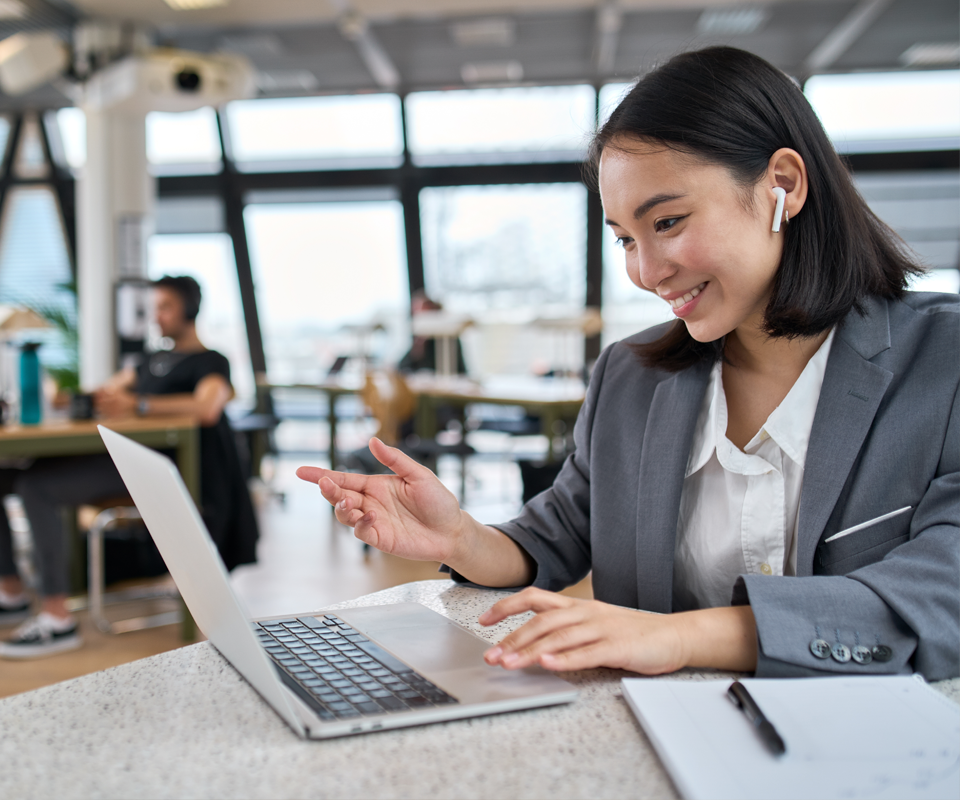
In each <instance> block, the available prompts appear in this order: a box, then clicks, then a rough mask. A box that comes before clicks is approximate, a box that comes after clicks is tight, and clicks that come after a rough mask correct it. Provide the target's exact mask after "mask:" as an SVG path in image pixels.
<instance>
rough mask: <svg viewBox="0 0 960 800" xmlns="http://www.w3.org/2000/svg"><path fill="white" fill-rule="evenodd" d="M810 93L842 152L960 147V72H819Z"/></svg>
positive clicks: (807, 84) (811, 100)
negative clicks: (832, 73)
mask: <svg viewBox="0 0 960 800" xmlns="http://www.w3.org/2000/svg"><path fill="white" fill-rule="evenodd" d="M805 92H806V95H807V99H809V101H810V104H811V105H812V106H813V107H814V109H815V110H816V112H817V114H818V115H819V117H820V121H821V122H822V123H823V126H824V128H825V129H826V131H827V134H828V135H829V136H830V138H831V139H833V141H834V143H835V144H836V146H837V149H839V150H840V151H842V152H871V151H882V152H893V151H903V150H946V149H956V148H957V147H958V145H960V71H957V70H943V71H915V72H914V71H911V72H892V73H858V74H851V75H815V76H814V77H812V78H810V79H809V80H808V81H807V83H806V87H805Z"/></svg>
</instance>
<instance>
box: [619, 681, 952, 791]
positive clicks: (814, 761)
mask: <svg viewBox="0 0 960 800" xmlns="http://www.w3.org/2000/svg"><path fill="white" fill-rule="evenodd" d="M622 683H623V696H624V698H626V700H627V702H628V703H629V704H630V708H631V709H632V710H633V712H634V714H636V716H637V719H639V720H640V724H641V725H642V726H643V729H644V731H646V733H647V736H649V738H650V741H651V742H652V744H653V746H654V748H655V749H656V751H657V754H658V755H659V756H660V759H661V760H662V761H663V763H664V766H665V767H666V769H667V771H668V772H669V773H670V777H671V778H672V779H673V782H674V784H675V785H676V787H677V789H678V791H679V792H680V794H681V795H683V797H685V798H688V800H699V798H711V800H713V798H717V799H718V800H719V798H738V799H740V798H743V799H746V798H758V800H759V799H760V798H798V799H799V798H803V799H804V800H808V799H811V798H868V797H878V798H906V797H909V798H960V706H957V705H956V704H955V703H953V702H951V701H950V700H948V699H946V698H945V697H943V696H942V695H940V694H938V693H937V692H935V691H934V690H933V689H931V688H930V687H929V686H927V685H926V684H925V683H924V682H923V681H922V680H921V679H920V678H918V677H910V676H895V677H886V676H880V677H866V676H862V677H851V678H843V677H838V678H796V679H776V680H772V679H770V680H763V679H745V680H743V681H742V683H743V684H744V685H745V686H746V687H747V688H748V690H749V691H750V693H751V695H752V696H753V698H754V699H755V700H756V702H757V705H759V706H760V709H761V710H762V711H763V712H764V714H765V715H766V717H767V718H768V719H769V720H770V721H771V722H772V723H773V725H774V727H775V728H776V729H777V731H778V732H779V733H780V735H781V736H782V737H783V739H784V741H785V743H786V746H787V752H786V754H785V755H783V756H779V757H777V756H774V755H773V754H772V753H771V752H770V751H769V750H768V749H767V748H766V747H765V746H764V744H763V742H762V741H761V739H760V738H759V737H758V736H757V734H756V733H755V731H754V730H753V728H752V727H751V726H750V724H749V723H748V721H747V718H746V716H745V715H744V714H743V712H741V711H740V710H739V709H737V708H736V707H735V706H734V705H733V703H731V702H730V701H729V700H728V698H727V696H726V692H727V688H728V687H729V686H730V683H731V681H730V680H729V679H725V680H715V681H714V680H709V681H690V680H686V681H684V680H649V679H644V678H624V680H623V682H622Z"/></svg>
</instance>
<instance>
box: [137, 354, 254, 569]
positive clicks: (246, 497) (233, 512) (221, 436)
mask: <svg viewBox="0 0 960 800" xmlns="http://www.w3.org/2000/svg"><path fill="white" fill-rule="evenodd" d="M208 375H222V376H223V377H224V378H225V379H226V381H227V383H229V382H230V362H229V361H227V359H226V358H225V357H224V356H223V355H222V354H220V353H218V352H217V351H216V350H204V351H202V352H199V353H181V352H177V351H176V350H162V351H160V352H157V353H151V354H150V355H149V356H148V357H147V358H146V359H144V360H143V361H142V362H141V363H140V365H139V366H138V367H137V381H136V384H135V391H136V392H137V394H147V395H150V394H192V393H193V392H194V391H195V390H196V388H197V384H198V383H200V381H202V380H203V379H204V378H206V377H207V376H208ZM200 501H201V506H202V510H201V514H202V516H203V519H204V522H206V524H207V528H208V530H209V531H210V537H211V538H212V539H213V541H214V542H215V543H216V545H217V549H218V550H219V551H220V555H221V557H222V558H223V561H224V563H225V564H226V566H227V569H233V568H234V567H236V566H238V565H239V564H251V563H253V562H255V561H256V560H257V552H256V544H257V538H258V536H259V531H258V529H257V520H256V515H255V514H254V511H253V505H252V503H251V502H250V493H249V491H248V490H247V484H246V480H245V479H244V470H243V468H242V467H241V465H240V456H239V454H238V451H237V443H236V441H235V440H234V438H233V430H232V429H231V428H230V423H229V422H228V421H227V416H226V414H221V415H220V419H219V420H217V422H216V423H215V424H214V425H211V426H207V427H202V428H200Z"/></svg>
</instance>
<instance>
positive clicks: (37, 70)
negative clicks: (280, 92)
mask: <svg viewBox="0 0 960 800" xmlns="http://www.w3.org/2000/svg"><path fill="white" fill-rule="evenodd" d="M70 54H71V51H70V48H69V47H68V46H67V44H66V43H64V42H63V41H62V40H61V39H60V38H59V37H58V36H56V35H55V34H53V33H49V32H43V33H18V34H15V35H14V36H9V37H7V38H6V39H4V40H3V41H0V89H2V90H3V92H4V93H5V94H8V95H19V94H24V93H26V92H29V91H31V90H33V89H36V88H38V87H40V86H42V85H43V84H45V83H47V82H49V81H51V80H56V79H58V78H62V79H64V80H63V82H62V83H61V86H62V87H64V88H65V87H66V86H70V85H71V84H72V87H73V90H68V91H69V94H70V96H71V97H74V95H77V96H76V98H75V99H77V100H78V102H80V103H81V104H83V105H87V106H90V107H93V108H99V109H103V110H107V109H110V110H116V111H127V112H130V113H147V112H149V111H193V110H194V109H197V108H201V107H203V106H218V105H221V104H223V103H226V102H229V101H230V100H240V99H243V98H245V97H252V96H253V94H254V93H255V89H256V84H255V80H254V71H253V67H252V66H251V65H250V62H249V61H247V59H246V58H244V57H243V56H239V55H233V54H230V53H194V52H190V51H188V50H177V49H169V48H153V49H145V50H143V51H140V52H137V53H132V54H130V55H127V56H125V57H123V58H120V59H119V60H115V61H113V62H112V63H110V64H108V65H107V66H105V67H102V68H100V69H98V70H96V71H95V72H93V73H92V74H91V75H90V76H89V77H86V79H85V80H82V81H78V80H77V76H76V74H75V73H71V72H70V71H69V69H68V67H69V63H70ZM71 77H72V78H73V80H71ZM65 90H66V89H65ZM77 90H79V91H77Z"/></svg>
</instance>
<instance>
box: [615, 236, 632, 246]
mask: <svg viewBox="0 0 960 800" xmlns="http://www.w3.org/2000/svg"><path fill="white" fill-rule="evenodd" d="M616 241H617V247H621V248H622V247H626V246H627V245H629V244H630V243H632V242H633V239H631V238H630V237H629V236H618V237H617V240H616Z"/></svg>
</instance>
